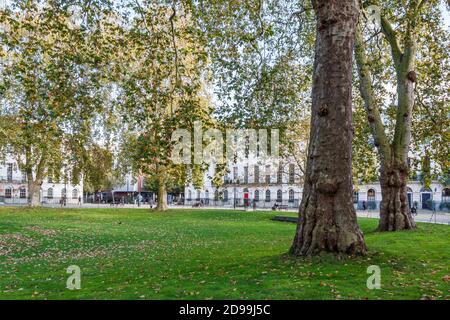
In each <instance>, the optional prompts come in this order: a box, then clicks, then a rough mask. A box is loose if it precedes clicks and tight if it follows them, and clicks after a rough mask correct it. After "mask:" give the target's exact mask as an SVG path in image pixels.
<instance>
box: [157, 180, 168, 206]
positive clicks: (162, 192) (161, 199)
mask: <svg viewBox="0 0 450 320" xmlns="http://www.w3.org/2000/svg"><path fill="white" fill-rule="evenodd" d="M167 209H168V206H167V190H166V186H165V185H164V184H161V185H158V200H157V205H156V210H158V211H166V210H167Z"/></svg>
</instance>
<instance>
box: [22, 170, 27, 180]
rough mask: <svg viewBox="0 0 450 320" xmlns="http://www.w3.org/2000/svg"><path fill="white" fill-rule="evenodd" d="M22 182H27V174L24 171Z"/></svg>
mask: <svg viewBox="0 0 450 320" xmlns="http://www.w3.org/2000/svg"><path fill="white" fill-rule="evenodd" d="M22 182H27V172H26V171H25V170H22Z"/></svg>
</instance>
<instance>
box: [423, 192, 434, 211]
mask: <svg viewBox="0 0 450 320" xmlns="http://www.w3.org/2000/svg"><path fill="white" fill-rule="evenodd" d="M422 209H427V210H431V209H432V208H431V193H422Z"/></svg>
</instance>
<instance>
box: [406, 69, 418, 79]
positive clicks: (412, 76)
mask: <svg viewBox="0 0 450 320" xmlns="http://www.w3.org/2000/svg"><path fill="white" fill-rule="evenodd" d="M406 77H407V78H408V80H409V81H411V82H416V81H417V74H416V73H415V72H414V71H412V70H411V71H410V72H408V74H407V75H406Z"/></svg>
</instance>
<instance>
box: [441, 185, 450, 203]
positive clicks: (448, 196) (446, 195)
mask: <svg viewBox="0 0 450 320" xmlns="http://www.w3.org/2000/svg"><path fill="white" fill-rule="evenodd" d="M442 202H444V203H449V202H450V189H449V188H445V189H444V190H442Z"/></svg>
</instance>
